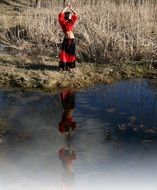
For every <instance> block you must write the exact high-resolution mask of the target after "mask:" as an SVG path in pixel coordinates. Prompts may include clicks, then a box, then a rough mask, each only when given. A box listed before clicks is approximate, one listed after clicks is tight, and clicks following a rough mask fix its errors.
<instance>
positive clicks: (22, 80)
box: [0, 54, 157, 91]
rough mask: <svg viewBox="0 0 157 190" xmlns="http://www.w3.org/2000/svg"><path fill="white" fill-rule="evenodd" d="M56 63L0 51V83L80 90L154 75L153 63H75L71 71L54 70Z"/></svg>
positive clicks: (44, 88)
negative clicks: (0, 52) (74, 68)
mask: <svg viewBox="0 0 157 190" xmlns="http://www.w3.org/2000/svg"><path fill="white" fill-rule="evenodd" d="M57 65H58V62H57V60H53V59H50V58H49V57H42V62H40V61H38V63H37V60H33V58H32V57H24V56H21V57H19V56H18V57H15V56H12V55H8V54H0V86H7V87H19V88H24V89H32V88H33V89H42V90H44V91H53V90H57V89H61V88H65V87H68V88H75V89H81V88H86V87H89V86H94V85H96V84H101V83H105V84H109V83H113V82H115V81H118V80H122V79H131V78H142V77H144V78H156V77H157V65H155V64H154V63H142V62H125V63H124V62H123V63H119V64H118V65H117V64H114V63H113V64H105V65H101V64H89V63H78V64H77V68H76V70H75V71H72V72H68V71H58V67H57Z"/></svg>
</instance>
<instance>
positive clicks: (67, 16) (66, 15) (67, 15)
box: [64, 11, 71, 20]
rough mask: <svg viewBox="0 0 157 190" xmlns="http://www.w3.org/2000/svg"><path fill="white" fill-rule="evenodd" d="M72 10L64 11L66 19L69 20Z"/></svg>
mask: <svg viewBox="0 0 157 190" xmlns="http://www.w3.org/2000/svg"><path fill="white" fill-rule="evenodd" d="M70 14H71V12H69V11H67V12H65V13H64V18H65V20H69V16H70Z"/></svg>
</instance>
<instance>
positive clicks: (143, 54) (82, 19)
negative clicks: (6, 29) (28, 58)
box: [17, 0, 157, 63]
mask: <svg viewBox="0 0 157 190" xmlns="http://www.w3.org/2000/svg"><path fill="white" fill-rule="evenodd" d="M73 5H74V8H75V9H76V10H77V12H78V14H79V21H78V23H77V26H76V29H75V32H74V33H75V37H76V42H77V56H78V59H79V60H82V61H84V60H85V61H92V62H99V63H106V62H116V61H130V60H133V61H134V60H135V61H140V60H144V61H151V60H157V3H156V2H155V0H154V1H148V0H144V1H129V0H123V1H119V0H95V1H94V0H93V1H92V0H86V1H84V2H83V0H82V1H79V2H76V1H75V0H73ZM61 9H62V5H61V4H60V3H56V2H54V3H51V4H48V5H47V8H41V9H33V8H31V9H27V10H26V11H24V13H22V14H20V15H19V17H18V21H19V25H21V26H23V27H24V28H25V29H26V31H27V37H26V38H25V39H23V38H19V37H18V38H17V40H19V41H20V43H19V44H20V45H19V46H22V44H23V43H25V45H26V44H27V45H26V46H23V47H26V48H25V49H26V50H28V49H29V48H30V49H29V51H33V48H36V49H37V52H38V53H39V52H40V53H41V54H42V53H43V54H49V55H51V56H57V54H58V52H59V47H60V45H59V44H60V43H61V41H62V38H63V33H62V31H61V28H60V26H59V24H58V18H57V17H58V13H59V11H60V10H61ZM21 31H22V29H21Z"/></svg>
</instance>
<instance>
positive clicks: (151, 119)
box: [0, 79, 157, 190]
mask: <svg viewBox="0 0 157 190" xmlns="http://www.w3.org/2000/svg"><path fill="white" fill-rule="evenodd" d="M0 134H1V135H0V168H1V169H0V178H1V180H0V189H3V190H34V189H38V190H50V189H51V190H52V189H54V190H61V189H62V190H66V189H68V190H80V189H85V190H88V189H89V190H95V189H100V190H104V189H107V190H113V189H117V190H119V189H120V190H123V189H125V190H132V189H135V190H141V189H142V190H148V189H151V190H156V188H157V173H156V171H157V81H156V80H146V79H142V80H129V81H122V82H118V83H115V84H112V85H99V86H97V87H94V88H89V89H87V90H82V91H79V92H76V93H75V92H74V91H73V90H70V89H65V90H62V91H61V92H60V93H58V94H55V95H53V94H49V93H42V92H39V91H35V92H32V91H24V90H15V89H14V90H13V89H1V90H0Z"/></svg>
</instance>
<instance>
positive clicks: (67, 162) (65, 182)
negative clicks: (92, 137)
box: [59, 144, 76, 190]
mask: <svg viewBox="0 0 157 190" xmlns="http://www.w3.org/2000/svg"><path fill="white" fill-rule="evenodd" d="M59 159H60V160H61V161H62V166H63V169H64V173H63V178H62V185H61V189H62V190H73V189H74V185H75V176H74V172H73V160H75V159H76V154H75V151H74V150H73V149H72V148H71V147H70V145H67V144H66V145H65V146H64V147H63V148H62V149H60V150H59Z"/></svg>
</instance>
